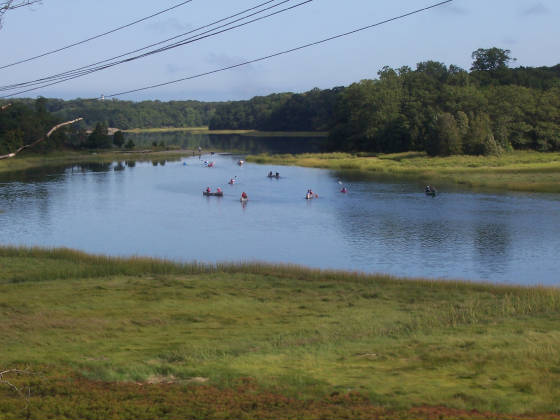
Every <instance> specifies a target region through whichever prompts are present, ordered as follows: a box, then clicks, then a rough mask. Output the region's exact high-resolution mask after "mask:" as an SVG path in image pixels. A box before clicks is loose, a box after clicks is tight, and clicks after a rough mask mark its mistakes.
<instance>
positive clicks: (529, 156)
mask: <svg viewBox="0 0 560 420" xmlns="http://www.w3.org/2000/svg"><path fill="white" fill-rule="evenodd" d="M247 161H249V162H256V163H268V164H276V165H298V166H307V167H312V168H325V169H332V170H336V171H359V172H363V173H368V174H373V175H379V176H391V177H397V176H398V177H409V178H415V179H420V180H422V181H423V182H426V183H430V184H435V185H436V186H438V185H441V184H459V185H465V186H468V187H482V188H493V189H502V190H511V191H529V192H554V193H559V192H560V153H538V152H525V151H515V152H511V153H507V154H504V155H501V156H449V157H429V156H427V155H426V154H425V153H419V152H407V153H397V154H388V155H379V156H369V157H361V156H356V155H351V154H346V153H328V154H303V155H276V156H270V155H257V156H249V157H247Z"/></svg>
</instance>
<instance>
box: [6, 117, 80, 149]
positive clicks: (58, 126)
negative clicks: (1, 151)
mask: <svg viewBox="0 0 560 420" xmlns="http://www.w3.org/2000/svg"><path fill="white" fill-rule="evenodd" d="M81 120H83V118H82V117H80V118H76V119H75V120H72V121H66V122H63V123H60V124H57V125H55V126H54V127H53V128H51V129H50V130H49V132H48V133H47V134H45V136H44V137H41V138H40V139H38V140H35V141H34V142H33V143H31V144H26V145H25V146H21V147H20V148H19V149H17V150H16V151H15V152H13V153H8V154H7V155H1V156H0V159H8V158H12V157H14V156H15V155H17V154H18V153H19V152H21V151H22V150H25V149H29V148H30V147H33V146H36V145H37V144H39V143H41V142H42V141H43V140H46V139H48V138H49V137H50V136H51V134H52V133H54V132H55V131H56V130H58V129H59V128H60V127H64V126H65V125H70V124H74V123H75V122H78V121H81Z"/></svg>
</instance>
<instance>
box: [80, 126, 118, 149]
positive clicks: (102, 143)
mask: <svg viewBox="0 0 560 420" xmlns="http://www.w3.org/2000/svg"><path fill="white" fill-rule="evenodd" d="M111 140H112V139H111V136H109V134H108V129H107V124H105V123H100V122H98V123H97V124H96V125H95V129H94V130H93V132H92V133H91V134H90V135H89V137H88V139H87V142H86V144H85V146H86V147H88V148H90V149H108V148H110V147H112V145H113V142H112V141H111Z"/></svg>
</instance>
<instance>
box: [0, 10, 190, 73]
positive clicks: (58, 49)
mask: <svg viewBox="0 0 560 420" xmlns="http://www.w3.org/2000/svg"><path fill="white" fill-rule="evenodd" d="M192 1H193V0H186V1H183V2H181V3H179V4H176V5H175V6H171V7H168V8H167V9H164V10H160V11H159V12H156V13H154V14H152V15H150V16H146V17H143V18H141V19H138V20H135V21H134V22H130V23H127V24H126V25H122V26H119V27H118V28H115V29H111V30H110V31H107V32H103V33H102V34H99V35H95V36H92V37H90V38H87V39H84V40H82V41H78V42H74V43H72V44H69V45H66V46H64V47H60V48H57V49H55V50H51V51H47V52H45V53H42V54H39V55H36V56H34V57H29V58H25V59H23V60H19V61H15V62H13V63H10V64H5V65H3V66H0V70H1V69H5V68H8V67H12V66H15V65H18V64H22V63H27V62H28V61H32V60H36V59H37V58H41V57H45V56H47V55H51V54H54V53H57V52H60V51H63V50H67V49H68V48H72V47H75V46H76V45H80V44H85V43H86V42H89V41H93V40H94V39H97V38H101V37H103V36H106V35H109V34H112V33H114V32H117V31H120V30H121V29H125V28H128V27H130V26H132V25H136V24H137V23H140V22H144V21H145V20H148V19H151V18H153V17H156V16H158V15H161V14H163V13H166V12H169V11H170V10H173V9H176V8H178V7H181V6H183V5H185V4H187V3H190V2H192Z"/></svg>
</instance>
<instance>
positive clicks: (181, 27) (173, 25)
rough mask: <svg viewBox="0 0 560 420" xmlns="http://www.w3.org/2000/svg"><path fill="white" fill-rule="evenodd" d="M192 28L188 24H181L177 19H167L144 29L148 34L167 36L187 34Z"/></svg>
mask: <svg viewBox="0 0 560 420" xmlns="http://www.w3.org/2000/svg"><path fill="white" fill-rule="evenodd" d="M191 28H192V26H191V25H189V24H188V23H182V22H180V21H179V19H177V18H168V19H165V20H160V21H159V22H154V23H150V24H149V25H146V29H147V30H148V31H150V32H155V33H158V34H169V33H171V32H173V33H183V32H187V31H188V30H190V29H191Z"/></svg>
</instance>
